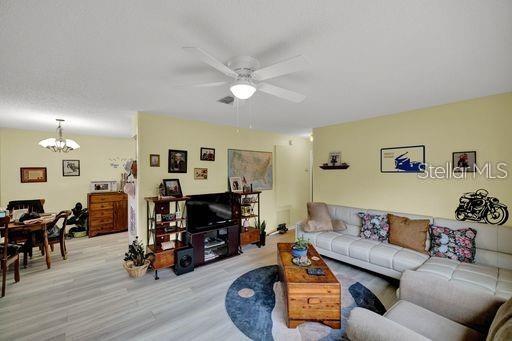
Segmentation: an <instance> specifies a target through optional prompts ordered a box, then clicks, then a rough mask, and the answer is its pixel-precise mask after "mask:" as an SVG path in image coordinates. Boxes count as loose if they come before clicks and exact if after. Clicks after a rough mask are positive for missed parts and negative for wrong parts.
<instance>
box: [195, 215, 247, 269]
mask: <svg viewBox="0 0 512 341" xmlns="http://www.w3.org/2000/svg"><path fill="white" fill-rule="evenodd" d="M186 239H187V242H188V243H190V244H191V245H192V247H193V248H194V266H201V265H206V264H210V263H214V262H217V261H219V260H222V259H225V258H228V257H233V256H236V255H238V248H239V246H240V226H239V225H230V226H223V227H215V228H212V229H208V230H202V231H201V230H199V231H197V232H190V231H187V234H186Z"/></svg>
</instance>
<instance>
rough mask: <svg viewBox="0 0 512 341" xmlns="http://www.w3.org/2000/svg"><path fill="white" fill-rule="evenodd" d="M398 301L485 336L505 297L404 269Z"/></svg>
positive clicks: (428, 274)
mask: <svg viewBox="0 0 512 341" xmlns="http://www.w3.org/2000/svg"><path fill="white" fill-rule="evenodd" d="M400 299H401V300H405V301H409V302H411V303H414V304H416V305H419V306H421V307H423V308H425V309H427V310H430V311H432V312H434V313H437V314H439V315H442V316H444V317H446V318H448V319H450V320H452V321H455V322H458V323H461V324H463V325H466V326H468V327H470V328H473V329H476V330H478V331H481V332H484V333H486V332H487V330H488V329H489V326H490V325H491V322H492V320H493V318H494V316H495V315H496V311H497V310H498V308H499V307H500V306H501V305H502V304H503V302H505V299H504V298H500V297H497V296H494V295H492V294H490V293H487V292H485V291H482V290H479V289H476V288H473V287H470V286H467V285H465V284H463V283H459V282H453V281H448V280H446V279H445V278H443V277H440V276H436V275H433V274H430V273H425V272H421V271H411V270H406V271H405V272H404V273H403V274H402V278H401V279H400Z"/></svg>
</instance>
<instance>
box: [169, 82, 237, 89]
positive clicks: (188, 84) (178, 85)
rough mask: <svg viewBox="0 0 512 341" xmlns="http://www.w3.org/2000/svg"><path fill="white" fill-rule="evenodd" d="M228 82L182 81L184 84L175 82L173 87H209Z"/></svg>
mask: <svg viewBox="0 0 512 341" xmlns="http://www.w3.org/2000/svg"><path fill="white" fill-rule="evenodd" d="M226 84H228V82H226V81H219V82H205V83H184V84H176V85H174V87H177V88H211V87H214V86H221V85H226Z"/></svg>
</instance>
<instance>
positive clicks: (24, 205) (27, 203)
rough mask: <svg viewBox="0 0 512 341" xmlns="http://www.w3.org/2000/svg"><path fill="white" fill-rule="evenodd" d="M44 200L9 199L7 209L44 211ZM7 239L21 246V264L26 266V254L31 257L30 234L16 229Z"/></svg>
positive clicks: (10, 210) (31, 241) (31, 242)
mask: <svg viewBox="0 0 512 341" xmlns="http://www.w3.org/2000/svg"><path fill="white" fill-rule="evenodd" d="M45 201H46V200H45V199H29V200H12V201H9V204H8V205H7V210H8V211H9V212H12V211H14V210H20V209H28V211H29V212H34V213H44V203H45ZM9 239H10V240H11V242H12V243H15V244H18V245H22V246H23V266H24V267H27V261H28V259H27V256H28V257H30V258H32V247H31V245H32V244H33V240H31V239H32V235H31V234H27V233H26V232H24V231H16V232H13V233H11V234H10V236H9Z"/></svg>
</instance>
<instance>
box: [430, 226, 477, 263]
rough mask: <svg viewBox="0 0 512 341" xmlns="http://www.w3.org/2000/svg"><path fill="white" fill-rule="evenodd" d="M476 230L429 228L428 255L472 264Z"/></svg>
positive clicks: (474, 252)
mask: <svg viewBox="0 0 512 341" xmlns="http://www.w3.org/2000/svg"><path fill="white" fill-rule="evenodd" d="M475 239H476V230H474V229H472V228H467V229H459V230H451V229H449V228H447V227H439V226H431V227H430V255H431V256H432V257H442V258H450V259H453V260H458V261H459V262H465V263H474V262H475V254H476V245H475Z"/></svg>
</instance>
